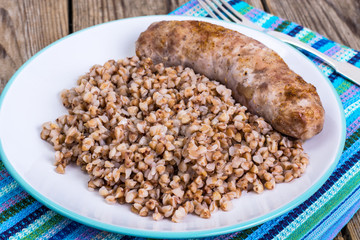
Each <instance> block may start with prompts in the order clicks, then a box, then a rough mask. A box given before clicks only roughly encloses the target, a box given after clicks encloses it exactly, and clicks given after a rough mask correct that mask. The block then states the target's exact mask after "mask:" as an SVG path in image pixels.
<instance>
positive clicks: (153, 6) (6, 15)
mask: <svg viewBox="0 0 360 240" xmlns="http://www.w3.org/2000/svg"><path fill="white" fill-rule="evenodd" d="M187 1H188V0H18V1H15V0H0V19H1V21H0V69H1V70H0V92H1V91H2V89H3V88H4V86H5V84H6V83H7V81H8V80H9V79H10V77H11V76H12V75H13V73H14V72H15V71H16V70H17V69H18V68H19V67H20V66H21V65H22V64H23V63H24V62H25V61H26V60H28V59H29V58H30V57H31V56H33V55H34V54H35V53H36V52H38V51H39V50H40V49H42V48H44V47H45V46H47V45H49V44H50V43H52V42H54V41H55V40H57V39H59V38H62V37H64V36H66V35H68V34H70V33H72V32H76V31H78V30H80V29H83V28H86V27H89V26H92V25H95V24H99V23H103V22H107V21H111V20H115V19H120V18H127V17H134V16H142V15H154V14H167V13H169V12H171V11H173V10H174V9H176V8H177V7H179V6H181V5H182V4H184V3H186V2H187ZM246 2H248V3H250V4H252V5H253V6H255V7H257V8H260V9H264V10H265V11H267V12H270V13H272V14H274V15H277V16H280V17H282V18H284V19H288V20H290V21H294V22H297V23H299V24H301V25H303V26H306V27H308V28H310V29H312V30H314V31H317V32H319V33H320V34H322V35H324V36H326V37H328V38H329V39H331V40H334V41H336V42H339V43H342V44H344V45H346V46H349V47H351V48H354V49H357V50H359V49H360V24H359V22H360V11H359V9H360V1H359V0H318V1H315V0H302V1H298V0H247V1H246ZM336 239H360V211H359V212H358V213H357V214H356V215H355V216H354V217H353V218H352V219H351V221H350V222H349V223H348V224H347V225H346V226H345V227H344V228H343V229H342V230H341V232H340V233H339V234H338V236H337V237H336Z"/></svg>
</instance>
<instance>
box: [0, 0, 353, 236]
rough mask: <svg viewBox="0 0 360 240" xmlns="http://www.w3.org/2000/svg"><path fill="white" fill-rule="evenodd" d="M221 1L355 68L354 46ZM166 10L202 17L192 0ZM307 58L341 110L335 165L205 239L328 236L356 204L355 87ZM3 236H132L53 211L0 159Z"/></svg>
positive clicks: (243, 5)
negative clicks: (269, 214)
mask: <svg viewBox="0 0 360 240" xmlns="http://www.w3.org/2000/svg"><path fill="white" fill-rule="evenodd" d="M227 1H228V2H229V3H230V4H231V5H232V6H233V7H234V8H235V9H236V10H237V11H239V12H241V13H242V14H244V15H245V16H247V17H248V18H249V19H250V20H252V21H253V22H254V23H256V24H258V25H260V26H262V27H264V28H268V29H272V30H276V31H280V32H284V33H286V34H288V35H290V36H293V37H296V38H298V39H300V40H301V41H303V42H305V43H307V44H309V45H311V46H312V47H314V48H316V49H318V50H320V51H321V52H324V53H325V54H327V55H329V56H332V57H333V58H335V59H337V60H339V61H347V62H349V63H351V64H354V65H355V66H358V67H360V52H358V51H356V50H353V49H350V48H348V47H345V46H342V45H340V44H338V43H335V42H333V41H331V40H329V39H326V38H325V37H323V36H321V35H319V34H317V33H315V32H312V31H311V30H309V29H307V28H304V27H302V26H300V25H298V24H296V23H293V22H289V21H286V20H284V19H281V18H279V17H276V16H273V15H270V14H268V13H265V12H263V11H261V10H259V9H256V8H254V7H252V6H250V5H248V4H247V3H244V2H241V1H238V0H231V1H230V0H227ZM171 14H173V15H188V16H203V17H206V16H207V13H206V12H205V11H204V10H203V9H202V8H201V7H200V6H199V5H198V3H197V1H196V0H191V1H190V2H188V3H187V4H185V5H183V6H181V7H180V8H178V9H177V10H175V11H174V12H172V13H171ZM308 57H309V59H311V60H312V61H313V62H314V63H315V64H316V65H317V66H318V67H319V69H321V71H322V72H323V73H324V74H325V75H326V76H328V78H329V79H330V81H331V82H332V84H333V86H334V88H335V89H336V91H337V93H338V94H339V96H340V99H341V101H342V103H343V106H344V109H345V117H346V127H347V129H346V130H347V132H346V143H345V148H344V151H343V154H342V156H341V158H340V161H339V164H338V166H337V168H336V169H335V171H334V172H333V174H332V175H331V176H330V178H329V179H328V180H327V182H326V183H325V184H324V185H323V186H322V187H321V188H320V189H319V190H318V191H317V192H316V193H315V194H314V195H313V196H311V197H310V198H309V199H307V200H306V201H305V202H304V203H303V204H301V205H299V206H298V207H297V208H295V209H293V210H292V211H290V212H288V213H287V214H284V215H282V216H280V217H278V218H275V219H273V220H271V221H268V222H266V223H264V224H262V225H259V226H256V227H253V228H250V229H247V230H244V231H240V232H236V233H232V234H227V235H221V236H217V237H212V238H208V239H286V238H288V239H332V238H334V237H335V236H336V234H337V233H338V232H339V231H340V230H341V228H342V227H343V226H344V225H345V224H346V223H347V222H348V221H349V220H350V219H351V217H352V216H353V215H354V213H355V212H356V211H357V210H358V209H359V208H360V160H359V159H360V128H359V127H360V88H359V87H358V86H356V85H354V84H352V83H351V82H349V81H347V80H345V79H344V78H342V77H341V76H340V75H338V74H337V73H336V72H334V71H333V70H332V69H331V68H329V67H328V66H327V65H325V64H323V63H322V62H321V61H320V60H319V59H316V58H313V57H312V56H308ZM9 238H12V239H22V238H28V239H50V238H52V239H104V238H106V239H121V238H123V239H138V238H136V237H130V236H124V235H120V234H114V233H109V232H104V231H100V230H97V229H94V228H90V227H87V226H85V225H82V224H80V223H77V222H74V221H72V220H70V219H68V218H66V217H63V216H61V215H59V214H57V213H55V212H54V211H52V210H50V209H48V208H47V207H45V206H44V205H42V204H41V203H39V202H37V201H36V200H35V199H34V198H32V197H31V196H30V195H28V194H27V193H26V192H24V191H23V189H22V188H21V187H20V186H19V185H18V184H17V182H15V180H14V179H13V178H12V177H11V176H10V175H9V173H8V172H7V171H6V169H5V167H4V165H3V164H2V162H1V161H0V239H9Z"/></svg>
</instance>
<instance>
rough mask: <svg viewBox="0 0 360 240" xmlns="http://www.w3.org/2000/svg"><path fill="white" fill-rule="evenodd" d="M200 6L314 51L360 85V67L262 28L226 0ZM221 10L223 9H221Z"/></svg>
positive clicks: (205, 1) (213, 14) (211, 0)
mask: <svg viewBox="0 0 360 240" xmlns="http://www.w3.org/2000/svg"><path fill="white" fill-rule="evenodd" d="M198 2H199V4H200V6H201V7H202V8H204V9H205V11H206V12H208V13H209V15H210V16H211V17H213V18H216V19H220V20H225V21H228V22H235V23H238V24H242V25H244V26H247V27H250V28H253V29H256V30H259V31H261V32H264V33H267V34H269V35H271V36H273V37H275V38H277V39H279V40H281V41H283V42H286V43H288V44H290V45H293V46H295V47H298V48H301V49H303V50H305V51H307V52H310V53H312V54H313V55H315V56H317V57H318V58H320V59H321V60H323V61H324V62H326V63H327V64H328V65H330V66H331V67H332V68H334V69H335V71H336V72H338V73H340V74H341V75H343V76H344V77H346V78H348V79H349V80H350V81H352V82H354V83H356V84H357V85H360V68H357V67H355V66H354V65H351V64H350V63H348V62H338V61H336V60H335V59H333V58H331V57H329V56H327V55H325V54H324V53H322V52H319V51H318V50H316V49H315V48H312V47H311V46H309V45H307V44H306V43H303V42H301V41H300V40H298V39H297V38H293V37H291V36H289V35H287V34H284V33H281V32H277V31H272V30H267V29H265V28H262V27H260V26H258V25H256V24H255V23H253V22H251V21H250V20H248V19H247V18H246V17H245V16H243V15H241V14H240V13H239V12H238V11H236V10H235V9H234V8H233V7H232V6H231V5H230V4H229V3H227V2H226V1H224V0H198ZM220 10H221V11H220Z"/></svg>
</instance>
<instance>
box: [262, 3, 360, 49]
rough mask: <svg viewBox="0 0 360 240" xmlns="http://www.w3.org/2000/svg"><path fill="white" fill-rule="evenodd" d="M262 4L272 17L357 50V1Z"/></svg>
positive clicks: (359, 31)
mask: <svg viewBox="0 0 360 240" xmlns="http://www.w3.org/2000/svg"><path fill="white" fill-rule="evenodd" d="M263 3H264V4H265V9H266V10H268V11H269V12H271V13H272V14H274V15H277V16H279V17H281V18H284V19H287V20H290V21H292V22H296V23H299V24H301V25H302V26H305V27H308V28H310V29H312V30H313V31H316V32H318V33H320V34H322V35H323V36H325V37H327V38H329V39H331V40H333V41H335V42H338V43H341V44H343V45H345V46H348V47H351V48H354V49H357V50H360V1H359V0H317V1H314V0H302V1H298V0H286V1H281V0H264V1H263Z"/></svg>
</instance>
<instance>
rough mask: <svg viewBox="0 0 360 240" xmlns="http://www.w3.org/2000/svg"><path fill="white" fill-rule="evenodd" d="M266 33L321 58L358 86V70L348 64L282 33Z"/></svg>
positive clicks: (359, 76)
mask: <svg viewBox="0 0 360 240" xmlns="http://www.w3.org/2000/svg"><path fill="white" fill-rule="evenodd" d="M266 33H267V34H269V35H271V36H273V37H276V38H278V39H280V40H282V41H283V42H286V43H289V44H291V45H293V46H296V47H298V48H301V49H304V50H305V51H307V52H310V53H312V54H314V55H315V56H317V57H319V58H321V59H322V60H323V61H324V62H326V63H327V64H329V65H330V66H331V67H333V68H334V69H335V70H336V71H337V72H338V73H340V74H341V75H343V76H345V77H346V78H348V79H349V80H350V81H352V82H354V83H356V84H357V85H360V68H357V67H355V66H354V65H351V64H350V63H348V62H338V61H336V60H335V59H333V58H331V57H329V56H327V55H325V54H324V53H322V52H320V51H318V50H316V49H315V48H313V47H311V46H309V45H307V44H306V43H303V42H301V41H300V40H299V39H297V38H293V37H290V36H289V35H286V34H284V33H281V32H276V31H268V32H266Z"/></svg>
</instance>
